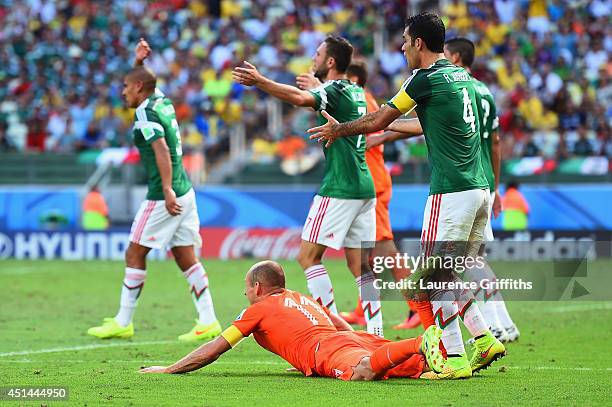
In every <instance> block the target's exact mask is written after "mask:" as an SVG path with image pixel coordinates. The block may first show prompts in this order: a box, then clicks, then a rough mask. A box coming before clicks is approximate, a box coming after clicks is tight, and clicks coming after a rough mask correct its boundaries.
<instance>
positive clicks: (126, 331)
mask: <svg viewBox="0 0 612 407" xmlns="http://www.w3.org/2000/svg"><path fill="white" fill-rule="evenodd" d="M87 335H91V336H95V337H96V338H99V339H111V338H123V339H126V338H131V337H132V336H134V324H133V323H131V324H129V325H128V326H121V325H119V322H117V320H116V319H115V318H104V323H103V324H102V325H100V326H94V327H93V328H89V329H88V330H87Z"/></svg>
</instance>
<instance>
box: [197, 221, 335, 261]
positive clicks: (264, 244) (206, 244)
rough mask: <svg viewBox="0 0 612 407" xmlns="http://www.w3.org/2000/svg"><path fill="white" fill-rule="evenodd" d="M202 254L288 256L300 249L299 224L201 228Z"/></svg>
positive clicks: (331, 252) (291, 257)
mask: <svg viewBox="0 0 612 407" xmlns="http://www.w3.org/2000/svg"><path fill="white" fill-rule="evenodd" d="M200 234H201V235H202V242H203V246H202V252H201V255H202V257H205V258H218V259H224V260H226V259H243V258H249V257H254V258H262V259H289V260H294V259H295V257H296V256H297V254H298V251H299V250H300V242H301V240H302V239H301V234H302V229H300V228H275V229H268V228H201V229H200ZM325 256H326V257H331V258H339V257H343V252H342V251H338V250H333V249H328V250H327V251H326V253H325Z"/></svg>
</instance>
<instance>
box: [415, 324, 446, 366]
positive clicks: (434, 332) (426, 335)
mask: <svg viewBox="0 0 612 407" xmlns="http://www.w3.org/2000/svg"><path fill="white" fill-rule="evenodd" d="M441 337H442V329H440V328H438V327H437V326H436V325H432V326H430V327H429V328H427V329H426V330H425V332H423V335H422V336H421V352H422V353H423V355H425V359H426V360H427V365H428V366H429V368H430V369H431V370H432V371H433V372H435V373H442V370H443V369H444V363H445V360H444V356H442V351H441V350H440V338H441Z"/></svg>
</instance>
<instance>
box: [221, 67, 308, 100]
mask: <svg viewBox="0 0 612 407" xmlns="http://www.w3.org/2000/svg"><path fill="white" fill-rule="evenodd" d="M232 79H233V80H234V81H235V82H238V83H240V84H241V85H246V86H255V87H257V88H259V89H261V90H262V91H264V92H266V93H268V94H270V95H272V96H274V97H275V98H278V99H280V100H282V101H284V102H287V103H291V104H292V105H295V106H302V107H312V108H314V107H315V98H314V96H313V95H312V94H311V93H310V92H308V91H305V90H300V89H298V88H296V87H295V86H290V85H285V84H282V83H278V82H274V81H273V80H272V79H269V78H266V77H265V76H264V75H262V74H261V73H260V72H259V71H258V70H257V68H256V67H255V66H254V65H253V64H251V63H249V62H247V61H244V65H243V66H239V67H236V68H234V70H233V71H232Z"/></svg>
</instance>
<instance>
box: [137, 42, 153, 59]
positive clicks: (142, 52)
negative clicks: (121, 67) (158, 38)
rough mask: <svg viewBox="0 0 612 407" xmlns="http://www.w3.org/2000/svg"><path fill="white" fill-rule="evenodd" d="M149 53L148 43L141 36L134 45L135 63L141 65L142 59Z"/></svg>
mask: <svg viewBox="0 0 612 407" xmlns="http://www.w3.org/2000/svg"><path fill="white" fill-rule="evenodd" d="M149 55H151V47H150V46H149V43H148V42H147V41H145V39H144V38H141V39H140V41H138V45H136V65H142V63H143V61H144V60H145V59H147V58H148V57H149Z"/></svg>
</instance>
